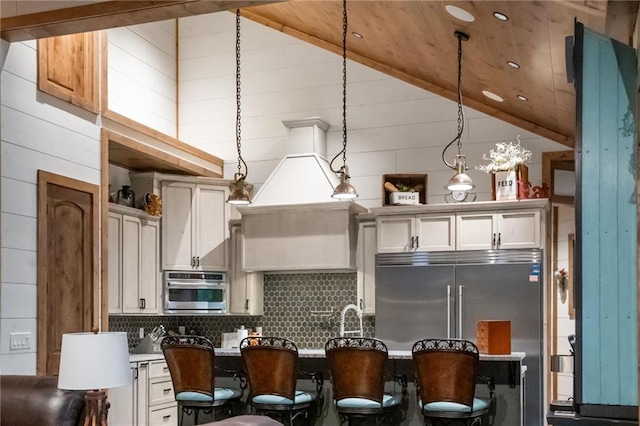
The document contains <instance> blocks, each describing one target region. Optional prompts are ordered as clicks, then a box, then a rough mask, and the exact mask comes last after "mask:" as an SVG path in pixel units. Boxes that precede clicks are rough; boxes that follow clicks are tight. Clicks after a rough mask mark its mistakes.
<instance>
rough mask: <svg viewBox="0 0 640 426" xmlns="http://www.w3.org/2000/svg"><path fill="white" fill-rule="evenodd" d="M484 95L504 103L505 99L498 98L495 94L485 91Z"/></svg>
mask: <svg viewBox="0 0 640 426" xmlns="http://www.w3.org/2000/svg"><path fill="white" fill-rule="evenodd" d="M482 94H483V95H485V96H486V97H487V98H489V99H491V100H494V101H496V102H504V99H503V98H502V97H501V96H498V95H496V94H495V93H493V92H490V91H488V90H483V91H482Z"/></svg>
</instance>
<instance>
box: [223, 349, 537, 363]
mask: <svg viewBox="0 0 640 426" xmlns="http://www.w3.org/2000/svg"><path fill="white" fill-rule="evenodd" d="M215 352H216V355H220V356H240V350H239V349H238V348H215ZM298 355H299V356H300V358H324V357H325V353H324V349H311V348H309V349H304V348H302V349H298ZM524 358H525V353H524V352H511V354H510V355H486V354H480V361H519V362H521V361H522V360H523V359H524ZM389 359H411V351H410V350H406V351H401V350H390V351H389Z"/></svg>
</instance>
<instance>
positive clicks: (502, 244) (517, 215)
mask: <svg viewBox="0 0 640 426" xmlns="http://www.w3.org/2000/svg"><path fill="white" fill-rule="evenodd" d="M497 220H498V247H499V248H504V249H508V248H509V249H512V248H539V247H541V245H540V244H541V240H540V211H539V210H532V211H520V212H499V213H498V215H497Z"/></svg>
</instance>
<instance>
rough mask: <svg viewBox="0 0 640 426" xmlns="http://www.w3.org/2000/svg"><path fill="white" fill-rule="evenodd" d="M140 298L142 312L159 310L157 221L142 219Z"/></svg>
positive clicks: (156, 311)
mask: <svg viewBox="0 0 640 426" xmlns="http://www.w3.org/2000/svg"><path fill="white" fill-rule="evenodd" d="M140 240H141V241H140V245H141V247H140V256H141V264H140V299H142V300H144V303H143V306H144V308H143V311H142V312H143V313H145V314H151V313H159V312H160V311H161V309H160V307H161V306H162V304H161V296H160V295H161V294H162V292H161V291H160V265H159V259H160V229H159V226H158V223H157V222H147V221H145V220H142V228H141V236H140Z"/></svg>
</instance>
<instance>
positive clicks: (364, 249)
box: [356, 222, 377, 315]
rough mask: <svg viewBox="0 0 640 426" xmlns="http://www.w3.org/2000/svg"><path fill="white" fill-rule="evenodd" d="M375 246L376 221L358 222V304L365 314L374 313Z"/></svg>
mask: <svg viewBox="0 0 640 426" xmlns="http://www.w3.org/2000/svg"><path fill="white" fill-rule="evenodd" d="M376 247H377V238H376V223H375V222H363V223H360V225H359V226H358V245H357V247H356V266H357V283H358V305H359V306H360V308H361V309H362V312H363V313H364V314H367V315H374V314H375V313H376Z"/></svg>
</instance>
